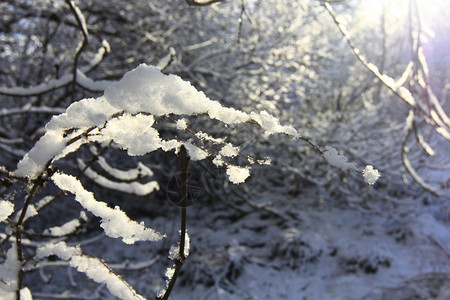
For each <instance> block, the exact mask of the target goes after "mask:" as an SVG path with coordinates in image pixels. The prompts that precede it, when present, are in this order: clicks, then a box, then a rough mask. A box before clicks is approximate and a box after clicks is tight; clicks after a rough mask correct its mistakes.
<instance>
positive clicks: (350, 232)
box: [30, 190, 450, 300]
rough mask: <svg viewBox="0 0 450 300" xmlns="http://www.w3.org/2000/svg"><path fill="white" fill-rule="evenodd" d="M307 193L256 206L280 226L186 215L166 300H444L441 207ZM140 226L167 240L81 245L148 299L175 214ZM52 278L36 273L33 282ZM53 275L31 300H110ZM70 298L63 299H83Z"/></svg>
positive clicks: (207, 212)
mask: <svg viewBox="0 0 450 300" xmlns="http://www.w3.org/2000/svg"><path fill="white" fill-rule="evenodd" d="M310 192H311V191H310V190H309V191H305V194H304V195H302V196H299V197H296V198H290V199H288V198H286V196H280V195H266V196H265V198H264V199H263V200H264V201H266V202H268V201H270V202H271V203H272V206H271V209H273V210H276V211H278V212H279V213H280V215H281V216H284V218H282V217H278V216H275V215H274V214H271V213H269V212H267V211H265V210H264V209H259V210H254V211H253V212H251V213H249V214H241V213H239V212H238V211H237V210H235V209H233V208H231V207H230V206H226V205H225V204H223V203H222V202H218V201H215V202H214V200H212V199H210V200H201V201H199V203H196V204H195V205H194V206H192V207H190V208H189V209H188V217H189V219H188V232H189V235H190V237H191V249H190V256H189V257H188V259H187V261H186V263H185V265H184V266H183V269H182V274H181V277H180V278H179V279H178V282H177V285H176V287H175V289H174V291H173V293H172V295H171V299H181V300H184V299H186V300H187V299H208V300H209V299H305V300H306V299H309V300H316V299H317V300H321V299H336V300H340V299H342V300H344V299H345V300H347V299H348V300H353V299H355V300H357V299H370V300H378V299H379V300H381V299H396V300H397V299H399V300H402V299H404V300H407V299H439V300H446V299H450V239H449V237H450V205H449V204H448V200H446V199H437V198H431V197H430V196H427V195H423V196H419V197H417V198H415V199H413V198H408V199H403V200H401V201H398V202H397V203H395V204H393V203H383V202H380V203H374V205H373V206H372V207H371V209H370V210H369V209H366V208H364V207H363V206H361V205H349V204H343V203H340V204H334V205H330V204H329V203H323V202H320V201H309V202H308V201H306V199H307V197H306V196H307V195H309V196H311V197H312V196H313V195H312V193H310ZM306 193H307V194H306ZM144 221H145V223H146V225H149V226H152V227H153V228H155V229H156V230H158V231H160V232H165V233H167V234H168V236H169V238H168V240H166V241H164V242H158V243H148V242H139V243H137V244H136V245H125V244H123V243H121V242H120V240H117V239H111V238H108V237H105V236H103V235H102V234H100V235H98V236H95V237H94V238H93V239H91V240H90V242H84V243H83V244H84V245H83V244H82V245H83V249H84V250H85V251H86V252H87V253H89V254H92V255H98V256H101V257H103V258H105V260H106V262H107V263H108V264H109V265H110V266H111V267H112V268H113V269H115V270H116V271H117V272H118V273H119V274H122V275H123V278H124V279H125V280H127V281H128V282H129V283H130V284H131V285H133V287H134V288H135V289H136V290H137V292H138V293H140V294H141V295H144V296H145V297H147V299H151V298H153V295H154V294H155V293H157V292H158V289H159V288H163V287H164V279H163V275H164V269H165V268H166V267H168V266H170V263H171V262H170V260H169V259H168V258H167V256H168V249H169V248H170V243H173V242H176V239H177V231H178V208H176V207H173V208H172V209H169V212H168V213H167V215H165V216H160V217H157V218H154V219H145V220H144ZM170 240H171V241H170ZM52 272H53V271H52V268H43V269H42V270H41V274H40V276H39V277H40V278H38V277H36V278H35V281H34V283H35V284H36V283H38V282H39V281H41V280H42V279H43V278H45V277H46V276H48V275H49V274H51V273H52ZM57 272H58V273H55V274H59V275H58V276H55V274H54V275H53V277H52V278H50V277H48V278H47V279H48V282H47V284H46V287H44V288H43V291H44V292H41V293H33V295H34V299H51V298H50V295H51V294H52V295H53V296H55V294H57V293H60V295H66V296H67V297H68V296H69V295H75V294H78V292H81V295H85V296H86V299H89V298H91V297H92V298H91V299H115V298H114V297H112V296H110V295H109V293H108V291H107V289H106V288H105V287H101V286H100V287H97V286H96V285H95V284H94V283H93V282H92V281H89V280H87V279H86V278H84V275H80V274H79V273H77V272H76V271H74V270H72V271H70V268H65V267H64V268H62V269H59V271H57ZM59 281H62V282H61V284H58V282H59ZM41 282H42V281H41ZM68 282H69V283H70V284H68ZM70 285H72V286H70ZM90 286H91V287H92V289H95V293H93V292H92V291H93V290H89V287H90ZM30 289H31V290H32V291H33V290H34V291H35V290H36V287H34V288H33V286H30ZM39 289H40V288H39ZM68 290H70V291H69V292H68ZM45 291H47V292H45ZM75 291H78V292H75ZM77 297H78V298H70V297H69V298H68V299H84V298H80V297H81V296H80V295H78V296H77ZM52 298H53V297H52Z"/></svg>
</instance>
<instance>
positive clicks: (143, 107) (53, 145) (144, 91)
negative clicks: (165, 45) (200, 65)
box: [15, 64, 297, 181]
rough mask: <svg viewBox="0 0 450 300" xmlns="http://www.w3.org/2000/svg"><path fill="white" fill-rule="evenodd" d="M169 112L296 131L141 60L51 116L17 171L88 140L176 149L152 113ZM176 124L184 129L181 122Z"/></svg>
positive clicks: (132, 148) (143, 149) (138, 151)
mask: <svg viewBox="0 0 450 300" xmlns="http://www.w3.org/2000/svg"><path fill="white" fill-rule="evenodd" d="M168 114H175V115H183V116H184V115H198V114H207V115H208V116H209V117H210V118H212V119H216V120H219V121H222V122H223V123H225V124H236V123H247V122H248V123H253V124H258V125H259V126H261V128H262V129H263V130H264V131H265V133H266V134H274V133H285V134H288V135H292V136H296V135H297V131H296V130H295V129H294V128H293V127H292V126H282V125H280V123H279V121H278V119H277V118H275V117H273V116H271V115H269V114H268V113H267V112H265V111H263V112H261V113H255V112H252V113H250V114H247V113H245V112H243V111H240V110H236V109H234V108H228V107H224V106H222V105H221V104H220V103H219V102H217V101H213V100H210V99H209V98H208V97H206V96H205V94H204V93H203V92H201V91H197V90H196V89H195V87H194V86H192V85H191V84H190V83H189V82H187V81H184V80H182V79H181V78H180V77H179V76H176V75H164V74H163V73H161V71H160V70H158V69H157V68H156V67H153V66H148V65H145V64H141V65H139V66H138V67H137V68H136V69H134V70H132V71H130V72H128V73H126V74H125V75H124V77H123V78H122V79H121V80H120V81H118V82H117V83H114V84H112V85H110V86H109V87H108V88H107V89H106V90H105V94H104V96H102V97H99V98H96V99H93V98H89V99H83V100H81V101H78V102H75V103H73V104H71V105H70V106H69V107H68V108H67V110H66V112H64V113H63V114H61V115H58V116H55V117H53V118H52V119H51V120H50V122H49V123H48V124H47V125H46V130H47V131H46V133H45V135H44V136H43V137H42V138H41V139H40V140H39V141H38V142H37V143H36V144H35V146H34V147H33V148H32V149H31V150H30V151H29V152H28V153H27V154H26V155H25V156H24V158H23V159H22V160H21V161H20V162H19V164H18V168H17V170H16V171H15V175H16V176H20V177H26V176H29V177H31V178H36V177H37V176H39V175H40V174H41V173H42V172H43V171H44V170H45V168H46V166H47V164H48V163H49V162H52V160H53V161H55V160H58V159H61V158H63V157H64V156H65V155H67V154H69V153H70V152H73V151H76V150H77V149H78V148H79V147H80V146H81V145H82V144H84V143H88V142H92V141H97V142H108V141H114V142H116V143H117V144H119V146H120V147H121V148H122V149H126V150H127V151H128V154H129V155H144V154H147V153H150V152H152V151H155V150H157V149H159V148H161V149H163V150H164V151H169V150H176V149H177V148H179V147H180V146H181V145H182V144H183V142H180V141H177V140H170V141H164V140H162V139H161V138H160V136H159V133H158V131H157V130H156V129H154V128H153V127H152V126H153V123H154V116H162V115H168ZM179 127H180V129H182V128H183V124H181V123H180V124H179ZM74 129H75V130H74ZM68 132H71V133H70V134H67V133H68ZM185 146H186V148H187V149H188V150H191V151H190V152H191V153H189V155H190V156H191V159H193V160H195V159H194V158H193V156H196V157H197V159H204V158H206V157H207V156H208V155H207V154H206V153H203V152H202V151H199V150H200V149H194V147H195V146H193V145H191V143H190V142H189V141H186V142H185ZM194 154H195V155H194ZM240 174H242V175H243V172H240ZM232 177H234V176H232ZM237 181H240V180H237Z"/></svg>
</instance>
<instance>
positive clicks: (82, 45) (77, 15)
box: [66, 0, 89, 101]
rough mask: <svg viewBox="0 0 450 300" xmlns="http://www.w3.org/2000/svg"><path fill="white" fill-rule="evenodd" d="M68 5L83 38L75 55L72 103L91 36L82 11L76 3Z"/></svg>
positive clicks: (69, 2)
mask: <svg viewBox="0 0 450 300" xmlns="http://www.w3.org/2000/svg"><path fill="white" fill-rule="evenodd" d="M66 3H67V4H68V5H69V7H70V10H71V11H72V14H73V15H74V17H75V20H76V22H77V24H78V27H79V28H80V31H81V33H82V36H83V39H82V40H81V43H80V44H79V45H78V48H77V51H76V53H75V58H74V60H73V72H72V101H73V100H74V99H75V85H76V82H77V69H78V59H79V57H80V55H81V52H82V51H83V49H84V48H85V47H86V46H87V44H88V35H89V34H88V30H87V24H86V19H85V18H84V15H83V13H82V12H81V10H80V9H79V8H78V7H77V6H76V5H75V2H74V1H73V0H66Z"/></svg>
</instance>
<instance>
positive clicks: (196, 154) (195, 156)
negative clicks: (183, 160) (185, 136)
mask: <svg viewBox="0 0 450 300" xmlns="http://www.w3.org/2000/svg"><path fill="white" fill-rule="evenodd" d="M183 145H184V147H185V148H186V150H187V152H188V154H189V157H190V158H191V160H202V159H205V158H207V157H208V156H209V154H208V152H206V151H204V150H202V149H200V148H199V147H197V146H196V145H194V144H192V142H191V141H188V142H186V143H184V144H183Z"/></svg>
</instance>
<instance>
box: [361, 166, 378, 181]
mask: <svg viewBox="0 0 450 300" xmlns="http://www.w3.org/2000/svg"><path fill="white" fill-rule="evenodd" d="M362 172H363V177H364V181H365V182H367V183H368V184H370V185H372V184H374V183H375V182H376V181H377V180H378V178H380V176H381V174H380V173H379V172H378V170H377V169H374V168H373V166H371V165H367V166H366V168H365V169H364V170H363V171H362Z"/></svg>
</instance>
